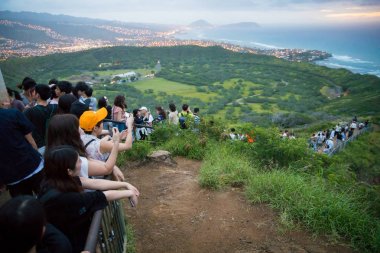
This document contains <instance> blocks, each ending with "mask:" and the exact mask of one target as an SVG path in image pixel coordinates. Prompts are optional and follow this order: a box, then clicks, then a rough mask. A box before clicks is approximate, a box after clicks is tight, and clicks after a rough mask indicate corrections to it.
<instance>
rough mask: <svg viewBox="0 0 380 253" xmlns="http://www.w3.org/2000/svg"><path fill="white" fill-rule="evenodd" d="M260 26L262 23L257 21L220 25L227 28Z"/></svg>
mask: <svg viewBox="0 0 380 253" xmlns="http://www.w3.org/2000/svg"><path fill="white" fill-rule="evenodd" d="M259 27H260V25H259V24H258V23H256V22H240V23H233V24H227V25H221V26H219V28H227V29H253V28H259Z"/></svg>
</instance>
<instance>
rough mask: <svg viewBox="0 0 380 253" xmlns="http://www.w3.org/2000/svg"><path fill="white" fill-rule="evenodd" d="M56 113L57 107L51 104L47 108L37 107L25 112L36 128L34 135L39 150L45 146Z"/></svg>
mask: <svg viewBox="0 0 380 253" xmlns="http://www.w3.org/2000/svg"><path fill="white" fill-rule="evenodd" d="M56 111H57V105H53V104H49V105H47V106H43V105H36V106H34V107H32V108H29V109H27V110H26V111H25V112H24V114H25V116H26V117H27V118H28V119H29V120H30V122H32V124H33V125H34V127H35V128H34V130H33V133H32V135H33V139H34V140H35V141H36V144H37V147H38V148H40V147H43V146H45V139H46V130H47V127H48V123H49V121H50V119H51V117H53V115H54V114H55V112H56Z"/></svg>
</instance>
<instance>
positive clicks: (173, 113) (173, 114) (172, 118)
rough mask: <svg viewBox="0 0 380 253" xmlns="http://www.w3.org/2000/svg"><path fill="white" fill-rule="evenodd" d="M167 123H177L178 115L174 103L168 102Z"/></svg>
mask: <svg viewBox="0 0 380 253" xmlns="http://www.w3.org/2000/svg"><path fill="white" fill-rule="evenodd" d="M169 110H170V112H169V124H173V125H178V121H179V117H178V111H177V108H176V106H175V104H173V103H170V104H169Z"/></svg>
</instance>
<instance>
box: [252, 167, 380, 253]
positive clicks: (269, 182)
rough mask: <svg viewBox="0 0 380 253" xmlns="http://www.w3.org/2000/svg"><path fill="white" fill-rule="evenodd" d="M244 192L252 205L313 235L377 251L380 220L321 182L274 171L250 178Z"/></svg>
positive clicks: (379, 236)
mask: <svg viewBox="0 0 380 253" xmlns="http://www.w3.org/2000/svg"><path fill="white" fill-rule="evenodd" d="M246 192H247V196H248V198H249V199H250V200H251V201H252V202H253V203H270V204H271V206H272V207H274V208H276V209H278V210H280V211H281V212H286V213H287V216H288V217H290V218H291V219H292V220H295V221H297V222H302V223H303V224H304V225H305V226H306V227H308V228H310V229H311V230H312V231H314V232H317V233H320V234H326V235H329V236H330V237H331V236H332V238H335V239H338V238H346V239H349V240H350V241H351V243H352V244H353V245H355V246H356V247H357V248H360V249H362V250H364V251H368V252H378V251H377V250H380V235H379V233H380V221H379V220H378V219H374V218H373V217H372V216H370V215H368V214H367V213H366V212H365V208H364V207H363V206H362V203H360V202H359V201H357V200H355V199H354V198H353V197H352V196H351V195H349V194H346V193H342V192H335V191H331V190H330V189H328V188H327V187H326V184H325V183H324V181H323V180H322V179H317V178H314V179H312V180H309V179H307V178H305V177H303V176H301V175H298V174H294V173H291V172H289V171H278V170H274V171H270V172H264V173H258V174H257V175H254V176H252V177H251V178H250V180H249V184H248V186H247V191H246Z"/></svg>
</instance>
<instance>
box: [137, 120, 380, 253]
mask: <svg viewBox="0 0 380 253" xmlns="http://www.w3.org/2000/svg"><path fill="white" fill-rule="evenodd" d="M234 127H235V128H236V131H237V132H239V133H248V134H249V135H250V136H251V137H253V139H254V142H253V143H248V142H241V141H230V140H225V137H224V136H225V132H224V129H225V122H219V121H215V122H214V123H212V124H210V123H209V122H207V121H204V122H202V124H201V126H200V128H199V133H194V132H192V131H191V130H185V131H182V130H180V129H178V128H177V127H172V126H168V125H166V124H160V125H159V126H157V127H156V131H155V132H154V133H153V134H152V135H151V137H150V141H149V142H146V143H145V144H144V145H147V143H149V144H150V145H151V149H166V150H169V151H171V152H172V153H173V154H174V155H180V156H185V157H188V158H191V159H201V160H203V162H202V167H201V170H200V175H199V183H200V185H201V186H203V187H206V188H211V189H220V188H223V187H229V186H232V187H242V188H244V189H245V192H246V196H247V198H248V199H249V200H250V201H251V202H252V203H268V204H270V205H271V206H272V207H273V208H275V209H276V210H278V211H279V212H280V217H279V222H280V224H282V226H284V227H285V229H292V228H294V227H295V226H296V225H298V224H299V225H302V226H305V227H307V228H308V229H310V230H311V231H313V232H314V233H316V234H323V235H327V236H328V237H329V238H330V239H331V240H332V241H336V240H342V239H343V240H346V241H350V242H351V244H352V246H353V247H355V248H356V249H358V250H360V252H378V251H379V249H380V205H379V203H380V187H378V185H375V184H372V183H374V182H375V181H376V180H378V178H380V171H379V168H378V164H379V162H378V159H379V158H378V157H380V156H379V150H380V149H379V146H380V142H379V140H380V138H379V134H380V132H378V131H375V132H370V133H368V134H365V135H363V136H361V137H359V139H358V140H356V141H354V142H353V143H350V145H348V147H347V148H346V149H345V150H344V151H343V152H341V153H340V154H338V155H336V156H334V157H332V158H330V157H327V156H325V155H320V154H316V153H314V152H312V151H311V150H310V149H308V148H307V145H306V139H304V138H297V139H295V140H290V139H282V138H279V135H278V131H279V130H278V129H277V128H261V127H255V128H252V126H250V125H249V124H246V125H241V124H236V125H235V126H234ZM136 144H137V147H139V144H140V143H139V142H137V143H136ZM363 157H364V158H363ZM141 158H142V157H140V159H141ZM363 180H365V181H366V182H367V183H365V182H363ZM280 229H281V228H280Z"/></svg>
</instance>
